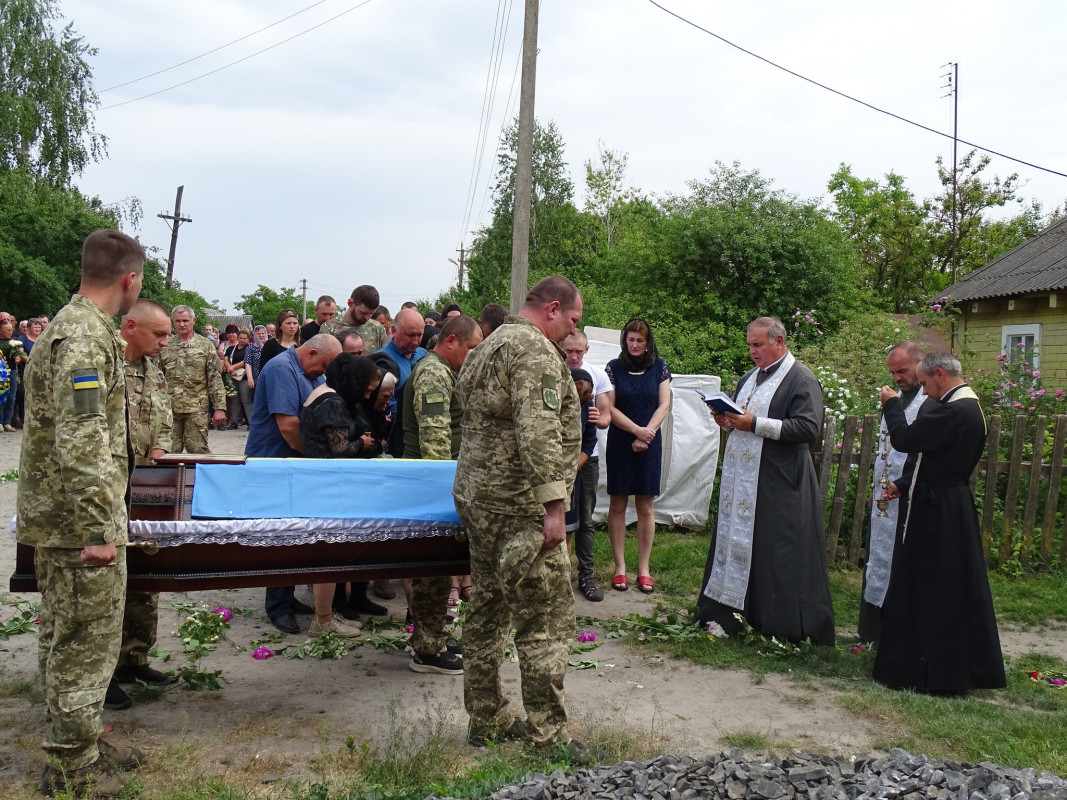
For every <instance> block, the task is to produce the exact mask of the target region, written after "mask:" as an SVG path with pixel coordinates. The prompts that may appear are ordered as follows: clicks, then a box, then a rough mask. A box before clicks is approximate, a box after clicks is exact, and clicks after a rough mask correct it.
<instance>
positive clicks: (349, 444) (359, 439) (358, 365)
mask: <svg viewBox="0 0 1067 800" xmlns="http://www.w3.org/2000/svg"><path fill="white" fill-rule="evenodd" d="M381 381H382V373H381V370H380V369H378V366H377V365H376V364H375V363H374V362H373V361H371V360H370V359H369V358H364V357H363V356H354V355H352V354H351V353H341V354H340V355H339V356H337V358H335V359H334V360H333V361H331V362H330V365H329V366H328V367H326V382H325V383H323V384H321V385H320V386H318V387H317V388H316V389H315V391H313V392H312V393H311V394H310V395H309V396H308V399H307V400H306V401H304V405H303V407H302V408H301V409H300V442H301V444H303V446H304V455H306V456H307V457H308V458H373V457H374V456H376V455H378V453H380V452H381V449H380V447H379V446H378V445H377V443H376V442H375V440H374V437H373V436H371V435H370V428H369V424H368V422H367V420H366V418H365V413H364V405H363V404H364V403H365V402H366V401H367V400H368V398H370V397H372V396H373V395H374V394H375V393H376V392H377V391H378V387H379V384H381ZM376 448H377V449H376Z"/></svg>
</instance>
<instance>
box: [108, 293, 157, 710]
mask: <svg viewBox="0 0 1067 800" xmlns="http://www.w3.org/2000/svg"><path fill="white" fill-rule="evenodd" d="M119 332H120V334H121V335H122V338H123V339H124V340H125V341H126V358H125V362H124V364H123V371H124V372H125V374H126V406H127V408H128V409H129V426H130V446H131V447H132V448H133V457H134V463H135V464H136V465H137V466H143V465H145V464H151V463H153V462H154V461H155V459H156V458H157V457H158V456H161V455H163V454H164V453H167V452H169V451H170V447H171V444H170V429H171V411H170V395H169V394H168V393H167V380H166V378H164V377H163V373H162V372H161V371H160V369H159V367H158V366H157V365H156V362H155V361H153V359H154V358H156V357H157V356H159V352H160V350H161V349H162V348H163V347H164V346H165V345H166V344H167V340H168V339H169V338H170V317H168V316H167V309H165V308H164V307H163V306H161V305H160V304H159V303H157V302H155V301H154V300H147V299H145V298H143V297H142V298H141V299H140V300H138V301H137V302H136V303H134V305H133V308H131V309H130V310H129V312H128V313H127V314H126V316H124V317H123V318H122V326H121V327H120V328H119ZM158 608H159V595H158V594H157V593H155V592H131V591H127V592H126V608H125V610H124V613H123V615H122V646H121V647H120V648H119V661H118V667H117V668H116V669H115V676H114V677H113V678H112V679H111V683H110V685H109V686H108V687H107V697H106V698H105V699H104V708H106V709H108V710H110V711H120V710H122V709H124V708H129V707H130V706H131V705H133V701H132V700H130V697H129V695H128V694H126V692H125V691H124V690H123V688H122V687H121V686H120V685H119V684H121V683H135V682H136V681H139V680H140V681H144V682H145V683H147V684H149V685H154V686H162V685H164V684H167V683H170V676H168V675H167V674H166V673H163V672H160V671H159V670H157V669H153V668H152V667H150V666H149V665H148V651H149V650H150V649H151V648H152V647H153V645H155V643H156V624H157V622H158V620H159V617H158Z"/></svg>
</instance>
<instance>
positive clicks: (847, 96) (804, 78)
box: [648, 0, 1067, 178]
mask: <svg viewBox="0 0 1067 800" xmlns="http://www.w3.org/2000/svg"><path fill="white" fill-rule="evenodd" d="M648 2H650V3H651V4H652V5H654V6H655V7H656V8H658V9H659V10H660V11H663V12H665V13H667V14H670V15H671V16H672V17H674V18H675V19H677V20H680V21H681V22H684V23H685V24H686V25H690V26H692V27H694V28H696V29H697V30H698V31H700V32H702V33H706V34H707V35H708V36H713V37H714V38H716V39H718V40H719V41H720V42H722V43H723V44H727V45H729V46H730V47H732V48H734V49H735V50H740V51H741V52H742V53H744V54H745V55H748V56H752V57H753V58H756V59H759V60H760V61H762V62H763V63H765V64H769V65H770V66H772V67H774V68H775V69H778V70H781V71H782V72H784V73H786V74H788V75H792V76H793V77H794V78H800V80H802V81H807V82H808V83H810V84H812V85H813V86H818V87H819V88H820V89H825V90H826V91H828V92H831V93H833V94H836V95H837V96H839V97H843V98H845V99H846V100H851V101H852V102H853V103H858V104H859V105H861V106H865V107H866V108H869V109H871V111H877V112H878V113H879V114H885V115H886V116H887V117H892V118H893V119H896V120H900V121H901V122H904V123H906V124H908V125H913V126H914V127H916V128H920V129H922V130H924V131H927V132H928V133H933V134H936V135H937V136H941V137H944V138H945V139H952V138H953V136H952V134H951V133H945V132H943V131H939V130H936V129H934V128H930V127H928V126H926V125H923V124H922V123H919V122H915V121H914V120H910V119H908V118H907V117H902V116H900V115H899V114H894V113H893V112H892V111H886V110H885V109H884V108H879V107H878V106H875V105H872V104H871V103H868V102H866V101H864V100H860V99H859V98H856V97H853V96H852V95H850V94H845V93H844V92H842V91H839V90H837V89H834V88H832V87H830V86H827V85H826V84H823V83H819V82H818V81H817V80H814V79H813V78H809V77H807V76H806V75H801V74H800V73H799V72H794V71H793V70H791V69H789V68H788V67H783V66H782V65H781V64H776V63H775V62H773V61H771V60H770V59H769V58H764V57H763V56H761V55H759V54H758V53H753V52H752V51H751V50H746V49H745V48H744V47H742V46H741V45H739V44H734V43H733V42H731V41H730V40H729V39H726V38H725V37H723V36H720V35H719V34H717V33H715V32H713V31H709V30H708V29H707V28H702V27H701V26H700V25H697V24H696V23H695V22H693V21H691V20H688V19H686V18H685V17H683V16H682V15H681V14H678V13H676V12H674V11H671V10H670V9H669V8H664V7H663V6H661V5H660V4H659V3H657V2H656V0H648ZM958 141H959V142H961V143H962V144H965V145H967V146H968V147H974V148H977V149H978V150H982V151H984V152H986V153H990V154H991V155H994V156H999V157H1000V158H1006V159H1007V160H1008V161H1014V162H1015V163H1016V164H1023V165H1024V166H1027V167H1032V168H1033V169H1038V170H1041V171H1042V172H1048V173H1050V174H1052V175H1059V176H1060V177H1061V178H1067V174H1065V173H1063V172H1057V171H1056V170H1054V169H1050V168H1049V167H1042V166H1041V165H1040V164H1032V163H1030V162H1029V161H1024V160H1023V159H1021V158H1015V157H1014V156H1009V155H1007V154H1006V153H1000V152H998V151H996V150H993V149H992V148H989V147H986V146H984V145H980V144H975V143H974V142H968V141H967V140H966V139H958Z"/></svg>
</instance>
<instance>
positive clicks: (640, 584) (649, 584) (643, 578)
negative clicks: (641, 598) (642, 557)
mask: <svg viewBox="0 0 1067 800" xmlns="http://www.w3.org/2000/svg"><path fill="white" fill-rule="evenodd" d="M637 588H638V589H640V590H641V591H642V592H644V593H645V594H652V593H653V592H654V591H656V582H655V581H654V580H652V577H651V576H650V575H638V576H637Z"/></svg>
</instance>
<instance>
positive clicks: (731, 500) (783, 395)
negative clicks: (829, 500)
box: [697, 317, 835, 645]
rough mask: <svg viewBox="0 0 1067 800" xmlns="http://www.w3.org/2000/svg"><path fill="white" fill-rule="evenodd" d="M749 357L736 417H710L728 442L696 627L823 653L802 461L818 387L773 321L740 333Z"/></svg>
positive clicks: (830, 638)
mask: <svg viewBox="0 0 1067 800" xmlns="http://www.w3.org/2000/svg"><path fill="white" fill-rule="evenodd" d="M748 352H749V355H750V356H751V358H752V361H753V362H754V363H755V365H756V368H755V369H753V370H751V371H750V372H748V373H747V374H745V376H744V377H742V378H741V381H740V382H739V383H738V390H737V394H736V395H735V397H734V399H735V401H736V402H737V404H738V405H739V406H741V408H742V410H743V412H744V413H742V414H730V413H723V414H719V413H715V414H714V416H715V422H716V423H717V424H718V425H719V427H720V428H723V429H724V430H727V431H729V438H728V439H727V443H726V452H725V455H724V457H723V464H722V472H721V473H720V485H719V515H718V525H717V528H716V534H715V540H714V542H713V543H712V547H711V552H710V553H709V554H708V563H707V568H706V569H705V572H704V583H703V591H702V592H701V594H700V597H698V598H697V608H698V612H699V615H700V619H701V621H702V622H712V621H714V622H717V623H718V624H720V625H722V627H723V628H725V630H726V632H727V633H731V634H732V633H735V632H737V631H738V630H740V628H741V623H740V622H739V621H738V619H737V618H736V615H740V616H741V617H742V619H744V620H745V621H746V622H747V623H748V624H749V625H751V626H752V628H754V629H755V630H756V631H757V632H758V633H761V634H763V635H764V636H767V637H771V636H776V637H777V638H778V639H784V640H787V641H791V642H800V641H803V640H805V639H810V640H811V642H812V643H814V644H821V645H832V644H833V643H834V637H835V631H834V607H833V602H832V601H831V599H830V582H829V577H828V574H827V565H826V541H825V537H824V533H823V513H824V505H825V504H824V502H823V498H822V497H821V496H820V494H819V486H818V482H817V480H816V477H815V465H814V462H813V461H812V456H811V445H812V444H814V443H815V442H816V441H817V440H818V438H819V436H820V435H821V434H822V419H823V399H822V386H820V384H819V381H818V379H817V378H816V377H815V375H814V374H812V372H811V370H810V369H808V368H807V367H806V366H804V364H802V363H800V362H799V361H797V360H796V359H795V358H794V357H793V355H792V353H790V352H789V349H788V347H787V345H786V341H785V327H784V326H783V325H782V323H781V321H780V320H778V319H775V318H774V317H760V318H759V319H756V320H754V321H753V322H752V323H750V324H749V326H748Z"/></svg>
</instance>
